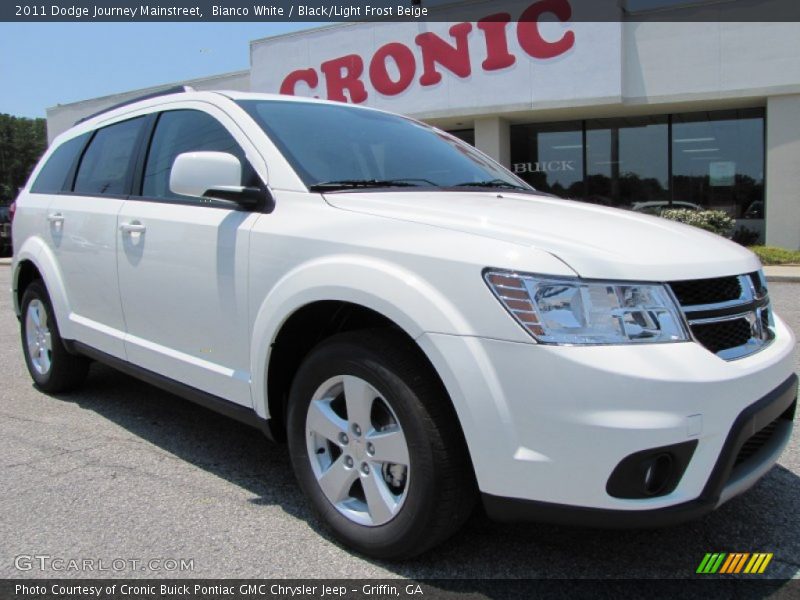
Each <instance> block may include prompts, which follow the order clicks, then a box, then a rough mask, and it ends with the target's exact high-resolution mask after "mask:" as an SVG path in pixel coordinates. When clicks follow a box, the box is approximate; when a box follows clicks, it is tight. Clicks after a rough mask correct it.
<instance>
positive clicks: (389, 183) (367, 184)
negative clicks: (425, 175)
mask: <svg viewBox="0 0 800 600" xmlns="http://www.w3.org/2000/svg"><path fill="white" fill-rule="evenodd" d="M414 181H425V180H424V179H342V180H340V181H320V182H319V183H315V184H313V185H310V186H309V187H308V189H309V190H311V191H312V192H330V191H334V190H354V189H358V188H388V187H419V185H420V184H418V183H412V182H414Z"/></svg>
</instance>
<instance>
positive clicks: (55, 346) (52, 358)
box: [20, 280, 89, 394]
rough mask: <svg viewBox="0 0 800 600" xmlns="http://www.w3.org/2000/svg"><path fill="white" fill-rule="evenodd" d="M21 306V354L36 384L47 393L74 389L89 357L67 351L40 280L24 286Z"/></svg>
mask: <svg viewBox="0 0 800 600" xmlns="http://www.w3.org/2000/svg"><path fill="white" fill-rule="evenodd" d="M21 308H22V319H21V321H20V334H21V338H22V353H23V354H24V355H25V365H26V366H27V367H28V372H29V373H30V375H31V378H32V379H33V382H34V384H35V385H36V387H37V388H39V389H40V390H42V391H43V392H47V393H49V394H57V393H59V392H68V391H70V390H73V389H75V388H77V387H78V386H79V385H81V384H82V383H83V382H84V380H85V379H86V374H87V373H88V372H89V359H88V358H85V357H83V356H76V355H75V354H70V352H68V351H67V348H66V347H65V346H64V341H63V340H62V339H61V334H60V333H59V329H58V323H57V322H56V316H55V312H54V311H53V305H52V304H51V302H50V296H49V295H48V294H47V289H45V287H44V283H42V281H41V280H37V281H34V282H32V283H31V284H30V285H28V287H27V288H25V293H24V294H23V295H22V307H21Z"/></svg>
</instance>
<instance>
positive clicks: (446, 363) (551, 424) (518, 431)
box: [419, 318, 797, 526]
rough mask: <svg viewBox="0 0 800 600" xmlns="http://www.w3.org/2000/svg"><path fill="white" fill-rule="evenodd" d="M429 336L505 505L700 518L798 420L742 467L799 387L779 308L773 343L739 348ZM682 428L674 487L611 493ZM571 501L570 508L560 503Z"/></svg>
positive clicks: (511, 509) (497, 511)
mask: <svg viewBox="0 0 800 600" xmlns="http://www.w3.org/2000/svg"><path fill="white" fill-rule="evenodd" d="M419 342H420V344H421V345H422V347H423V349H424V350H425V351H426V352H427V354H428V356H429V357H430V359H431V360H432V362H433V363H434V366H435V367H436V369H437V371H438V372H439V373H440V374H441V376H442V378H443V380H444V383H445V385H446V387H447V388H448V391H449V392H450V395H451V398H452V399H453V401H454V404H455V406H456V410H457V412H458V414H459V419H460V421H461V424H462V427H463V429H464V433H465V437H466V439H467V444H468V446H469V449H470V453H471V458H472V461H473V465H474V467H475V473H476V477H477V480H478V485H479V487H480V490H481V492H482V494H483V496H484V501H485V504H486V506H487V509H488V510H489V512H490V514H491V515H492V516H495V517H498V518H506V519H509V518H511V519H519V518H521V517H526V518H527V517H529V516H531V514H532V515H533V517H535V518H537V519H545V520H550V521H560V520H564V519H568V520H569V522H571V523H580V522H585V523H587V524H588V523H589V522H596V521H599V522H600V523H603V524H606V525H610V524H612V521H614V520H615V519H614V518H613V515H614V514H616V513H622V518H621V519H618V520H621V521H624V522H626V523H627V524H630V525H632V526H643V525H647V526H653V525H657V524H659V523H658V522H659V521H661V520H663V521H665V522H672V521H679V520H685V519H691V518H693V517H696V516H699V515H701V514H703V513H704V512H708V511H709V510H712V509H713V508H715V507H716V506H718V505H719V504H721V503H722V502H725V501H727V500H728V499H730V498H731V497H733V496H734V495H736V494H738V493H741V492H742V491H744V490H745V489H747V488H748V487H749V486H751V485H752V484H753V483H755V481H757V480H758V479H759V478H760V477H761V476H763V475H764V474H765V473H766V472H767V471H768V470H769V469H770V468H771V467H772V465H773V464H774V463H775V461H776V460H777V459H778V456H779V455H780V452H781V451H782V449H783V447H784V446H785V444H786V442H787V441H788V438H789V435H790V433H791V423H790V422H787V423H786V424H781V425H780V427H778V428H776V430H775V432H774V434H773V435H772V436H771V437H770V440H769V443H767V444H765V445H763V447H761V448H760V450H759V451H758V452H756V453H755V454H754V455H753V456H751V457H750V458H749V459H748V460H747V461H746V462H745V463H742V464H741V465H739V466H737V468H736V469H733V468H732V464H733V461H735V460H736V457H737V455H738V453H739V446H741V444H742V443H743V442H744V439H747V438H749V437H750V435H752V433H754V431H753V427H756V426H758V425H760V424H762V422H763V421H764V419H766V418H767V417H769V416H772V415H773V413H775V411H778V409H781V410H780V411H778V412H777V413H775V415H780V414H784V413H786V414H788V412H787V411H789V409H790V407H791V406H792V403H793V402H794V400H795V398H796V393H797V380H796V378H794V375H793V358H792V352H793V349H794V343H795V342H794V336H793V335H792V333H791V331H790V330H789V329H788V328H787V327H786V325H785V324H784V323H783V322H782V321H781V320H780V319H779V318H776V323H775V339H774V341H773V342H772V343H771V344H770V345H769V346H768V347H766V348H765V349H764V350H762V351H761V352H759V353H757V354H754V355H752V356H750V357H747V358H745V359H742V360H738V361H732V362H726V361H724V360H722V359H720V358H719V357H717V356H715V355H714V354H712V353H710V352H708V351H707V350H706V349H704V348H703V347H702V346H700V345H699V344H696V343H677V344H661V345H646V346H645V345H642V346H602V347H597V346H595V347H563V346H545V345H536V344H520V343H512V342H505V341H499V340H490V339H483V338H469V337H459V336H448V335H440V334H425V335H424V336H422V338H420V340H419ZM778 384H780V385H778ZM776 385H778V387H777V388H776ZM774 418H775V417H773V419H774ZM768 422H771V421H768ZM748 432H749V434H748V435H745V434H747V433H748ZM742 436H744V439H741V437H742ZM686 442H692V444H693V445H694V446H695V449H694V452H693V453H692V456H691V460H690V461H689V463H688V466H687V467H686V469H685V471H684V472H683V474H682V476H681V477H680V480H679V481H678V483H677V485H676V486H675V487H674V489H671V490H670V491H669V493H665V494H662V495H656V496H654V497H643V498H620V497H615V496H612V495H610V494H609V493H608V490H607V485H608V481H609V478H610V476H611V474H612V473H613V472H614V469H615V468H616V467H617V465H619V464H620V462H621V461H623V459H625V458H626V457H628V456H630V455H632V454H635V453H638V452H641V451H644V450H648V449H651V448H658V447H667V446H673V445H676V444H684V443H686ZM565 509H569V510H568V511H567V512H569V513H570V514H569V516H568V517H562V516H559V515H563V514H564V513H565ZM658 514H660V515H662V516H661V517H658V516H657V515H658Z"/></svg>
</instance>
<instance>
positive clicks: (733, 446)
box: [482, 375, 797, 528]
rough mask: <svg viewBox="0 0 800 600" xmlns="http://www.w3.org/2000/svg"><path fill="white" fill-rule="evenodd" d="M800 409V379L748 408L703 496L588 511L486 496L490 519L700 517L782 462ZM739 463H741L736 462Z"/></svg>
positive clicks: (658, 521)
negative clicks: (760, 439)
mask: <svg viewBox="0 0 800 600" xmlns="http://www.w3.org/2000/svg"><path fill="white" fill-rule="evenodd" d="M796 409H797V376H796V375H792V376H791V377H789V379H787V380H786V381H785V382H784V383H783V384H781V385H780V386H779V387H778V388H776V389H775V390H774V391H773V392H771V393H770V394H768V395H767V396H765V397H764V398H762V399H761V400H759V401H758V402H756V403H755V404H753V405H751V406H750V407H748V408H747V409H746V410H744V411H743V412H742V413H741V414H740V415H739V416H738V417H737V419H736V421H735V422H734V424H733V427H732V429H731V431H730V433H729V434H728V437H727V438H726V440H725V444H724V445H723V448H722V452H721V453H720V455H719V458H718V459H717V462H716V464H715V465H714V469H713V470H712V471H711V475H710V477H709V478H708V481H707V482H706V485H705V487H704V488H703V491H702V493H701V494H700V496H699V497H698V498H696V499H694V500H690V501H688V502H683V503H680V504H675V505H672V506H666V507H663V508H655V509H650V510H637V511H633V510H612V509H598V508H586V507H578V506H568V505H563V504H554V503H550V502H537V501H535V500H520V499H516V498H503V497H499V496H493V495H492V494H482V497H483V504H484V507H485V508H486V512H487V513H488V514H489V516H490V517H491V518H493V519H495V520H497V521H547V522H550V523H562V524H567V525H582V526H587V527H630V528H640V527H662V526H666V525H672V524H675V523H680V522H683V521H690V520H692V519H697V518H699V517H701V516H703V515H705V514H707V513H709V512H711V511H712V510H714V509H715V508H717V507H718V506H719V505H721V504H722V503H724V502H725V501H727V500H729V499H730V498H732V497H734V496H736V495H737V494H740V493H741V492H743V491H745V490H746V489H748V488H749V487H750V486H751V485H753V484H754V483H755V482H756V481H758V480H759V479H760V478H761V477H762V476H763V475H764V474H765V473H766V472H767V471H769V469H771V468H772V466H773V465H774V464H775V462H776V461H777V460H778V457H779V456H780V454H781V452H782V451H783V448H784V447H785V446H786V444H787V442H788V441H789V438H790V437H791V435H792V421H793V420H794V416H795V412H796ZM771 423H775V430H774V432H773V433H772V435H771V436H770V437H769V439H768V440H767V441H766V443H765V444H764V445H762V446H761V447H760V448H759V449H758V450H757V451H756V452H755V453H754V454H752V455H751V456H749V457H748V458H747V459H746V460H744V461H741V462H739V461H737V457H739V456H740V452H742V450H743V447H744V446H745V444H746V442H747V441H748V440H749V439H751V438H752V436H753V435H754V434H756V433H757V432H759V431H762V430H763V429H764V428H765V427H766V426H768V425H770V424H771ZM737 463H738V464H737Z"/></svg>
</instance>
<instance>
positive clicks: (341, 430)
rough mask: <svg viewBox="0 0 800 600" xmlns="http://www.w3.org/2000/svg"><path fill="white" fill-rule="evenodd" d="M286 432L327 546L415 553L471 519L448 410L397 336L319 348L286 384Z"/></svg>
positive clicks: (357, 336)
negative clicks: (327, 534)
mask: <svg viewBox="0 0 800 600" xmlns="http://www.w3.org/2000/svg"><path fill="white" fill-rule="evenodd" d="M287 429H288V437H289V449H290V452H291V458H292V465H293V467H294V471H295V474H296V476H297V479H298V481H299V483H300V486H301V488H302V489H303V491H304V492H305V494H306V496H307V497H308V498H309V499H310V500H311V503H312V505H313V506H314V508H315V509H316V511H317V512H318V513H319V514H320V515H321V516H322V518H323V520H324V521H325V523H326V524H327V525H328V526H329V527H330V529H331V530H332V532H333V534H334V535H335V536H336V538H337V539H339V540H340V541H341V542H343V543H344V544H346V545H347V546H350V547H352V548H354V549H355V550H357V551H359V552H362V553H363V554H366V555H369V556H372V557H375V558H384V559H399V558H408V557H411V556H414V555H417V554H420V553H422V552H424V551H425V550H427V549H429V548H431V547H433V546H434V545H436V544H438V543H440V542H442V541H443V540H444V539H446V538H447V537H449V536H450V535H452V534H453V533H454V532H455V531H456V530H457V529H458V528H459V527H460V526H461V525H462V524H463V522H464V521H465V520H466V519H467V517H468V516H469V515H470V513H471V512H472V508H473V507H474V503H475V498H476V491H475V487H476V486H475V483H474V476H473V472H472V466H471V463H470V460H469V456H468V453H467V450H466V444H465V442H464V438H463V434H462V433H461V430H460V427H459V425H458V419H457V417H456V415H455V411H454V410H453V407H452V404H451V403H450V400H449V398H448V397H447V394H446V392H445V390H444V389H443V386H442V384H441V383H440V382H439V380H438V379H437V378H436V376H435V375H434V374H433V373H432V372H431V368H430V366H429V365H428V364H427V363H426V362H425V361H424V360H423V359H422V358H421V356H420V354H419V351H418V349H417V348H416V347H414V346H413V343H412V342H410V341H409V340H408V339H407V338H405V336H402V335H400V334H398V333H395V332H391V331H383V330H375V331H372V330H370V331H358V332H348V333H343V334H338V335H336V336H333V337H331V338H329V339H328V340H326V341H324V342H322V343H321V344H320V345H319V346H317V347H316V348H315V349H314V350H312V351H311V353H310V354H309V355H308V356H307V357H306V359H305V360H304V362H303V364H302V365H301V367H300V369H299V370H298V373H297V375H296V377H295V379H294V383H293V385H292V389H291V393H290V398H289V414H288V427H287Z"/></svg>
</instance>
